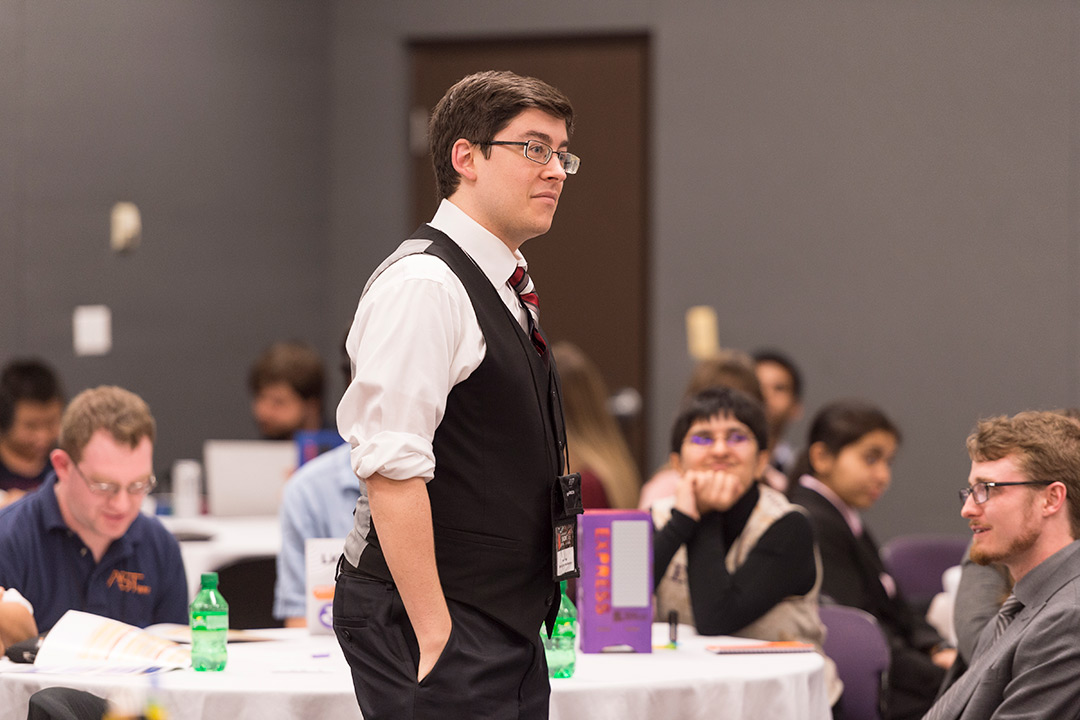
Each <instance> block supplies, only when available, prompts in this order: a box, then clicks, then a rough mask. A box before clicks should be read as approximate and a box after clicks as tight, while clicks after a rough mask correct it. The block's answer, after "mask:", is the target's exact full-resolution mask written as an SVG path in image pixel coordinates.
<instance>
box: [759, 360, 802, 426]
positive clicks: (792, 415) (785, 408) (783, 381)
mask: <svg viewBox="0 0 1080 720" xmlns="http://www.w3.org/2000/svg"><path fill="white" fill-rule="evenodd" d="M756 370H757V377H758V382H759V383H761V393H762V395H764V396H765V417H766V418H768V420H769V432H770V433H771V434H772V437H773V438H774V439H776V440H779V438H780V437H781V436H782V435H783V433H784V429H785V428H786V427H787V425H788V423H789V422H791V421H792V420H795V419H797V418H798V416H799V413H800V412H801V411H802V404H801V403H800V402H799V400H798V398H796V397H795V381H794V380H793V379H792V377H791V373H789V372H788V371H787V368H785V367H784V366H783V365H781V364H780V363H776V362H773V361H771V360H765V361H762V362H759V363H758V364H757V366H756Z"/></svg>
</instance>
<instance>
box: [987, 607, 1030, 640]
mask: <svg viewBox="0 0 1080 720" xmlns="http://www.w3.org/2000/svg"><path fill="white" fill-rule="evenodd" d="M1022 607H1024V603H1022V602H1020V601H1019V600H1017V599H1016V596H1015V595H1009V597H1007V598H1005V602H1004V603H1002V605H1001V610H999V611H998V614H997V616H996V617H995V618H994V642H997V639H998V638H999V637H1001V634H1002V633H1003V632H1005V628H1007V627H1009V623H1011V622H1012V620H1013V618H1014V617H1016V613H1018V612H1020V609H1021V608H1022ZM991 644H993V643H991Z"/></svg>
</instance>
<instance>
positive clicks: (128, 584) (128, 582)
mask: <svg viewBox="0 0 1080 720" xmlns="http://www.w3.org/2000/svg"><path fill="white" fill-rule="evenodd" d="M142 579H143V574H142V573H137V572H129V571H127V570H113V571H112V575H110V576H109V580H108V581H107V582H106V583H105V585H106V586H107V587H112V586H113V585H115V586H116V587H117V588H118V589H119V590H120V592H129V593H135V594H136V595H149V594H150V586H149V585H140V584H139V581H140V580H142Z"/></svg>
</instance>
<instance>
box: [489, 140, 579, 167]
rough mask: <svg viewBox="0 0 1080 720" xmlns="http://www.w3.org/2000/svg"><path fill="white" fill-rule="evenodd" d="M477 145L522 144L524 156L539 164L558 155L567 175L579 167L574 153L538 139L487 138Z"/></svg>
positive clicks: (544, 163)
mask: <svg viewBox="0 0 1080 720" xmlns="http://www.w3.org/2000/svg"><path fill="white" fill-rule="evenodd" d="M477 145H480V146H481V147H482V146H484V145H522V146H523V150H522V153H523V154H524V155H525V157H527V158H529V159H530V160H532V161H533V162H534V163H539V164H540V165H547V164H548V161H549V160H551V156H552V155H558V156H559V164H560V165H562V169H563V170H564V171H565V172H566V174H567V175H576V174H577V171H578V168H579V167H581V158H579V157H578V156H577V155H575V154H574V153H570V152H566V151H565V150H556V149H555V148H553V147H551V146H550V145H548V144H547V143H542V142H540V141H539V140H488V141H487V142H479V143H477Z"/></svg>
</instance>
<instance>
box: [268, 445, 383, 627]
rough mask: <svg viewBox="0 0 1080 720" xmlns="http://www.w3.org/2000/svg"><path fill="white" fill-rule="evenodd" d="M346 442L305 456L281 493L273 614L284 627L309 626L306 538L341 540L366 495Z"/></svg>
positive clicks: (364, 502)
mask: <svg viewBox="0 0 1080 720" xmlns="http://www.w3.org/2000/svg"><path fill="white" fill-rule="evenodd" d="M351 449H352V446H351V445H349V444H348V443H345V444H344V445H338V446H337V447H336V448H334V449H333V450H327V451H326V452H325V453H323V454H322V455H320V456H319V457H317V458H315V459H314V460H309V461H308V462H306V463H304V464H303V465H301V466H300V469H299V470H297V471H296V472H295V473H293V476H292V477H291V478H289V482H288V483H286V484H285V490H284V492H283V493H282V496H281V513H280V516H281V552H279V553H278V557H277V584H276V585H275V587H274V617H275V618H277V619H278V620H284V621H285V627H305V626H306V625H307V617H306V614H307V593H306V586H307V583H306V569H307V566H306V564H305V562H304V544H305V542H306V541H307V539H308V538H341V544H342V547H344V545H345V537H346V536H347V535H348V534H349V531H350V530H352V526H353V510H354V509H355V508H356V504H357V501H359V502H360V503H361V504H362V505H363V507H365V508H366V507H367V493H366V492H364V489H365V488H364V486H363V485H362V484H361V483H360V480H358V479H357V477H356V473H354V472H353V469H352V463H351V462H350V461H349V451H350V450H351Z"/></svg>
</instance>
